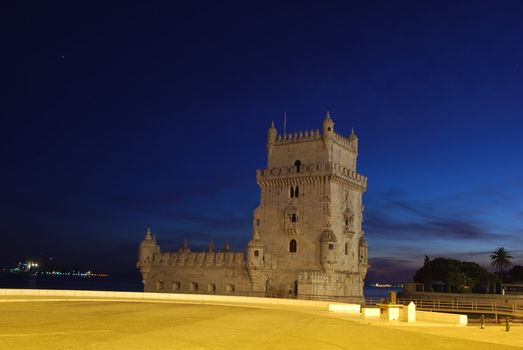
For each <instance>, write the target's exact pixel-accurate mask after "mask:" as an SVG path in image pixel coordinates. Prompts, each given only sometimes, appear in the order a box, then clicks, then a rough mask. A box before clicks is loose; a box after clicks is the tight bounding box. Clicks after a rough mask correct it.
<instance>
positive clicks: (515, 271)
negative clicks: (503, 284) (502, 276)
mask: <svg viewBox="0 0 523 350" xmlns="http://www.w3.org/2000/svg"><path fill="white" fill-rule="evenodd" d="M507 275H508V278H507V279H508V280H509V282H511V283H518V282H519V283H522V282H523V266H521V265H514V266H512V268H511V269H510V270H508V272H507Z"/></svg>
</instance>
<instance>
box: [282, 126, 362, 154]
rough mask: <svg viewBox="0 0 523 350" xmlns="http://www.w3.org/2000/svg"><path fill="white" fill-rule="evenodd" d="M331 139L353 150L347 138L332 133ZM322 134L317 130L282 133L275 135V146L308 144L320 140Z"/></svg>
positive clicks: (352, 144) (351, 143) (350, 141)
mask: <svg viewBox="0 0 523 350" xmlns="http://www.w3.org/2000/svg"><path fill="white" fill-rule="evenodd" d="M332 138H333V140H334V141H335V142H337V143H339V144H341V145H343V146H345V147H347V148H348V149H350V150H353V149H354V146H355V145H354V142H353V141H352V140H351V139H349V138H348V137H345V136H343V135H341V134H338V133H336V132H333V133H332ZM322 139H323V134H322V133H321V131H320V130H319V129H316V130H305V131H297V132H294V133H288V134H287V133H284V134H277V135H276V141H275V143H274V144H275V145H285V144H289V143H300V142H309V141H316V140H322Z"/></svg>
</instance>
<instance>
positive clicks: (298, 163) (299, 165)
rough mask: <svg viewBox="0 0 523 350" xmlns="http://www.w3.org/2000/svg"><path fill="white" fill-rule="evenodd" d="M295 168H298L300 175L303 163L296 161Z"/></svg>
mask: <svg viewBox="0 0 523 350" xmlns="http://www.w3.org/2000/svg"><path fill="white" fill-rule="evenodd" d="M294 166H295V167H296V172H297V173H299V172H300V170H301V162H300V161H299V160H297V161H295V162H294Z"/></svg>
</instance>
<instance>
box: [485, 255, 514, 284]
mask: <svg viewBox="0 0 523 350" xmlns="http://www.w3.org/2000/svg"><path fill="white" fill-rule="evenodd" d="M511 260H512V255H510V253H509V252H508V250H506V249H505V248H504V247H498V248H496V250H494V251H493V252H492V254H490V265H492V266H494V268H495V269H496V270H497V271H498V273H499V275H500V277H501V283H503V273H504V272H505V271H506V270H508V268H509V267H510V265H512V262H511Z"/></svg>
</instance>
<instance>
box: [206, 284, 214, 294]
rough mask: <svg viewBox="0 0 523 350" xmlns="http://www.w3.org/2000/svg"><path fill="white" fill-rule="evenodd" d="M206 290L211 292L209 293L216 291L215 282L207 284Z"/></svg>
mask: <svg viewBox="0 0 523 350" xmlns="http://www.w3.org/2000/svg"><path fill="white" fill-rule="evenodd" d="M207 292H208V293H211V294H214V293H216V284H214V283H209V284H208V285H207Z"/></svg>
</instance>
